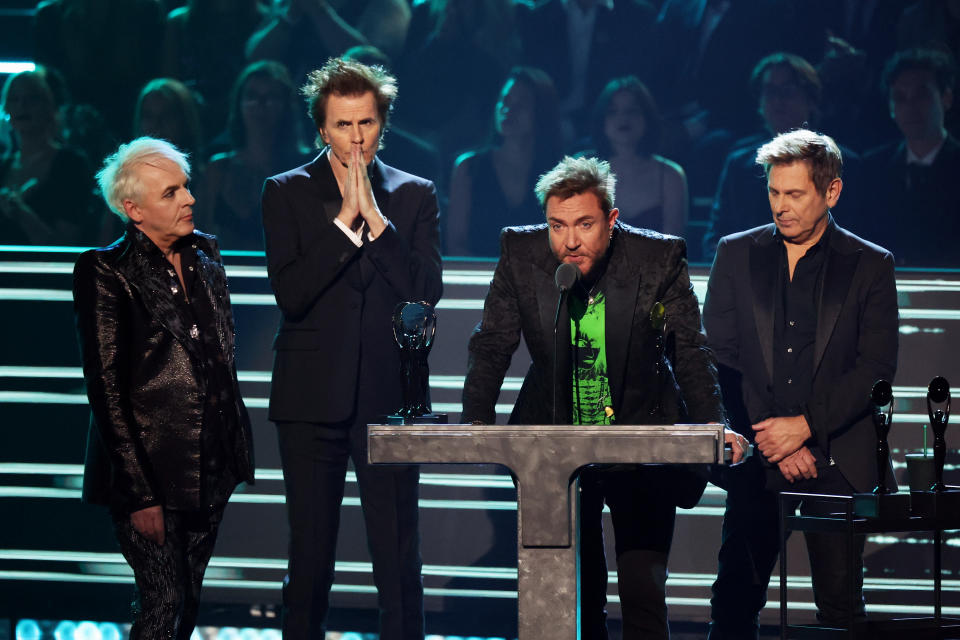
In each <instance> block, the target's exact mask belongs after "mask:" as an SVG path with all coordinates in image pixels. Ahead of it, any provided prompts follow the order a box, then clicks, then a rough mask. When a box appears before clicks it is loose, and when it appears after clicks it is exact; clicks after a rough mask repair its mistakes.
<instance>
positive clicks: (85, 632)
mask: <svg viewBox="0 0 960 640" xmlns="http://www.w3.org/2000/svg"><path fill="white" fill-rule="evenodd" d="M73 640H103V634H102V633H100V627H99V626H97V623H96V622H91V621H89V620H84V621H82V622H78V623H77V628H76V629H74V631H73Z"/></svg>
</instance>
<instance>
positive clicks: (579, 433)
mask: <svg viewBox="0 0 960 640" xmlns="http://www.w3.org/2000/svg"><path fill="white" fill-rule="evenodd" d="M368 430H369V431H368V433H369V435H370V436H386V435H412V434H423V435H426V434H430V435H446V436H451V437H457V436H471V437H472V436H516V437H542V436H547V437H574V438H595V437H598V436H612V437H630V436H660V437H662V436H666V435H681V436H682V435H696V434H702V435H708V436H719V438H720V439H721V440H722V439H723V425H719V424H666V425H664V424H634V425H620V424H618V425H578V424H540V425H525V424H509V425H507V424H407V425H391V424H371V425H368Z"/></svg>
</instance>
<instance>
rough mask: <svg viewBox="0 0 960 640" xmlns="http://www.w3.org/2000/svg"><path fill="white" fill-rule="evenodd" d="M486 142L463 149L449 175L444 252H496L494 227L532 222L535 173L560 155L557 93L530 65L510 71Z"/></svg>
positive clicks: (537, 212)
mask: <svg viewBox="0 0 960 640" xmlns="http://www.w3.org/2000/svg"><path fill="white" fill-rule="evenodd" d="M490 138H491V142H490V144H489V145H487V146H485V147H482V148H479V149H474V150H472V151H467V152H466V153H464V154H463V155H461V156H460V157H459V158H457V160H456V162H455V163H454V168H453V176H452V178H451V180H450V205H449V208H448V215H447V228H446V240H447V241H446V253H447V254H448V255H454V256H494V257H495V256H496V255H497V254H498V252H499V242H500V241H499V233H498V232H499V230H500V229H501V228H503V227H507V226H514V225H520V224H531V223H535V222H537V220H538V219H539V218H540V217H541V212H540V210H539V206H538V204H537V200H536V197H535V195H534V191H533V185H534V184H535V183H536V181H537V177H538V176H539V175H540V173H542V172H543V171H545V170H546V169H548V168H550V166H551V164H552V163H554V162H556V160H557V158H559V157H560V146H559V145H560V124H559V118H558V116H557V94H556V91H555V90H554V87H553V82H552V81H551V80H550V77H549V76H548V75H547V74H546V73H544V72H543V71H540V70H539V69H533V68H531V67H515V68H514V69H513V71H511V72H510V76H509V77H508V78H507V81H506V83H504V85H503V89H502V90H501V91H500V99H499V101H498V102H497V106H496V108H495V109H494V115H493V130H492V134H491V136H490Z"/></svg>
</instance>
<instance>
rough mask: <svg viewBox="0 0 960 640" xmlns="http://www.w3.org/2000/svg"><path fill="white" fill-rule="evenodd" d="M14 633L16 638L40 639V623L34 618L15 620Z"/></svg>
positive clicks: (24, 639)
mask: <svg viewBox="0 0 960 640" xmlns="http://www.w3.org/2000/svg"><path fill="white" fill-rule="evenodd" d="M14 634H15V637H16V639H17V640H40V636H41V635H43V632H42V631H40V625H39V624H38V623H37V621H36V620H31V619H29V618H24V619H23V620H20V621H18V622H17V628H16V631H15V632H14Z"/></svg>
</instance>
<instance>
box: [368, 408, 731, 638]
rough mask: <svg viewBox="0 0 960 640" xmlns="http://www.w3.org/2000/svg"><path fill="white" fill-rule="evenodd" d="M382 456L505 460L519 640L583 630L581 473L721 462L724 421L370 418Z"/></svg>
mask: <svg viewBox="0 0 960 640" xmlns="http://www.w3.org/2000/svg"><path fill="white" fill-rule="evenodd" d="M368 444H369V459H370V462H371V463H374V464H388V463H398V464H399V463H404V464H409V463H417V464H449V463H466V464H502V465H504V466H506V467H507V468H509V469H510V471H511V473H512V474H513V477H514V479H515V481H516V483H517V503H518V508H517V571H518V581H517V592H518V613H519V615H518V619H519V628H518V633H519V640H574V639H576V638H579V637H580V630H579V625H578V612H579V608H580V594H579V590H578V585H577V575H578V571H577V560H578V555H579V553H578V547H579V545H578V535H579V534H578V532H579V526H578V522H577V520H578V514H579V511H580V510H579V504H578V494H579V492H578V481H577V471H578V470H579V469H580V468H582V467H584V466H586V465H590V464H666V463H670V464H713V463H718V462H722V461H723V459H724V453H723V426H722V425H698V424H695V425H687V424H683V425H667V426H663V425H636V426H633V425H624V426H621V425H617V426H615V427H609V426H579V425H577V426H567V425H541V426H524V425H511V426H504V425H462V424H460V425H458V424H430V425H370V427H369V435H368Z"/></svg>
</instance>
